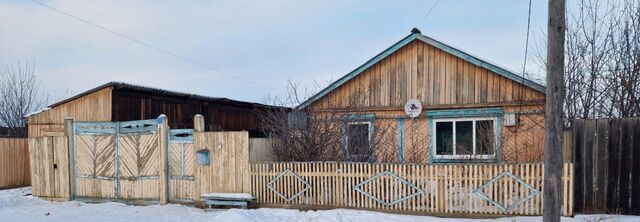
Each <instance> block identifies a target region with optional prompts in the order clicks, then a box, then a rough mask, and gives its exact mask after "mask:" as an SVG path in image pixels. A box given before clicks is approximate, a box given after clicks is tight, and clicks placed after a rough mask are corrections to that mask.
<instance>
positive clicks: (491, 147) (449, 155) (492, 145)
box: [432, 117, 497, 159]
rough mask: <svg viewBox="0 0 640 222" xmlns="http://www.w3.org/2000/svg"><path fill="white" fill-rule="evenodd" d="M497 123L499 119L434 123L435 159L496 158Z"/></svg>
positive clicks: (440, 120)
mask: <svg viewBox="0 0 640 222" xmlns="http://www.w3.org/2000/svg"><path fill="white" fill-rule="evenodd" d="M496 122H497V121H496V118H495V117H477V118H443V119H434V125H433V129H432V130H433V131H432V132H434V136H433V139H434V141H432V143H433V145H434V146H432V147H435V150H434V152H435V153H434V156H435V158H436V159H493V158H495V150H496V140H497V138H496V136H497V135H496V129H497V126H496Z"/></svg>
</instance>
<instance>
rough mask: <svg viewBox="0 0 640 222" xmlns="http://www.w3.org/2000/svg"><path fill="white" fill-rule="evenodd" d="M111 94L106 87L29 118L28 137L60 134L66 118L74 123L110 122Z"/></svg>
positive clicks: (109, 89)
mask: <svg viewBox="0 0 640 222" xmlns="http://www.w3.org/2000/svg"><path fill="white" fill-rule="evenodd" d="M111 92H112V90H111V88H109V87H107V88H104V89H101V90H98V91H96V92H93V93H90V94H87V95H84V96H82V97H80V98H77V99H74V100H71V101H69V102H67V103H65V104H62V105H59V106H56V107H53V108H51V109H49V110H46V111H43V112H41V113H38V114H35V115H31V116H29V118H28V123H29V125H28V128H29V129H28V131H29V137H30V138H31V137H41V136H44V135H43V133H44V132H46V131H60V132H62V129H63V128H64V118H66V117H73V118H74V119H75V120H76V121H111V102H112V98H111Z"/></svg>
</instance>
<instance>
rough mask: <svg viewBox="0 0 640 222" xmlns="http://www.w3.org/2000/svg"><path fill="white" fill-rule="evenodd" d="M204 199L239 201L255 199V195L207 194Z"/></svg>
mask: <svg viewBox="0 0 640 222" xmlns="http://www.w3.org/2000/svg"><path fill="white" fill-rule="evenodd" d="M202 197H206V198H220V199H238V200H245V199H253V195H251V194H248V193H206V194H203V195H202Z"/></svg>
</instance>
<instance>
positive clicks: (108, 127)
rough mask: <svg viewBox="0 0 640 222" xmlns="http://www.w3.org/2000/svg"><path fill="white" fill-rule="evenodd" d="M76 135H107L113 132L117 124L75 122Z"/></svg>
mask: <svg viewBox="0 0 640 222" xmlns="http://www.w3.org/2000/svg"><path fill="white" fill-rule="evenodd" d="M74 125H75V126H74V128H75V132H76V134H77V135H108V134H115V133H116V130H117V128H118V124H117V123H114V122H76V123H74Z"/></svg>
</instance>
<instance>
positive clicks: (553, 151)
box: [543, 0, 566, 222]
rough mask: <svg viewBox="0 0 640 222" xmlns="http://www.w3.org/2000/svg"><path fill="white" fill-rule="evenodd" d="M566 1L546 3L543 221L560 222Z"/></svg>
mask: <svg viewBox="0 0 640 222" xmlns="http://www.w3.org/2000/svg"><path fill="white" fill-rule="evenodd" d="M565 7H566V2H565V0H549V18H548V19H549V20H548V24H547V35H548V36H547V89H546V97H545V98H546V99H545V101H546V102H545V112H544V118H545V121H544V127H545V130H544V202H543V204H544V213H543V221H545V222H556V221H558V222H559V221H560V206H562V204H561V203H562V199H561V197H562V184H561V175H562V149H561V147H562V129H563V121H562V104H563V101H564V90H565V89H564V36H565V30H566V24H565Z"/></svg>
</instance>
